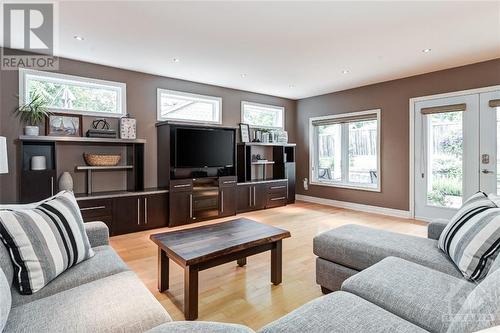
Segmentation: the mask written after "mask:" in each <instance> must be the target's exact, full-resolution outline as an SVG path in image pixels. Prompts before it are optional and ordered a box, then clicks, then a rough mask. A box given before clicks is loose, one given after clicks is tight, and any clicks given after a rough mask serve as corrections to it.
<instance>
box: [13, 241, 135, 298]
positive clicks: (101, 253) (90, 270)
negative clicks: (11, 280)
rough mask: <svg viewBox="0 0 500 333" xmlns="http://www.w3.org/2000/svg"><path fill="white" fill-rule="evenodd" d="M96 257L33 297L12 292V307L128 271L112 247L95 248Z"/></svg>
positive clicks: (14, 290) (77, 266) (80, 264)
mask: <svg viewBox="0 0 500 333" xmlns="http://www.w3.org/2000/svg"><path fill="white" fill-rule="evenodd" d="M94 252H95V255H94V256H93V257H92V258H90V259H88V260H85V261H83V262H81V263H79V264H78V265H75V266H73V267H71V268H70V269H68V270H67V271H65V272H64V273H62V274H61V275H59V276H58V277H57V278H56V279H54V280H52V281H51V282H50V283H49V284H48V285H46V286H45V287H44V288H42V289H41V290H40V291H38V292H36V293H34V294H32V295H22V294H20V293H19V292H18V291H17V290H16V289H13V290H12V306H14V307H16V306H19V305H21V304H26V303H29V302H33V301H35V300H37V299H40V298H44V297H47V296H51V295H54V294H56V293H59V292H61V291H64V290H68V289H71V288H74V287H78V286H79V285H82V284H84V283H89V282H92V281H95V280H98V279H102V278H104V277H107V276H110V275H113V274H117V273H120V272H124V271H127V270H128V267H127V265H126V264H125V263H124V262H123V260H122V259H121V258H120V257H119V256H118V254H116V252H115V251H114V250H113V249H112V248H111V247H110V246H98V247H95V248H94Z"/></svg>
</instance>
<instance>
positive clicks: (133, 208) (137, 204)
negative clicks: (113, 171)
mask: <svg viewBox="0 0 500 333" xmlns="http://www.w3.org/2000/svg"><path fill="white" fill-rule="evenodd" d="M113 200H114V204H113V235H121V234H126V233H129V232H135V231H139V230H141V229H142V226H141V224H142V223H143V220H144V218H143V217H144V215H143V213H142V210H143V209H144V207H143V201H144V200H143V197H136V196H133V197H123V198H115V199H113Z"/></svg>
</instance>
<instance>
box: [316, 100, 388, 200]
mask: <svg viewBox="0 0 500 333" xmlns="http://www.w3.org/2000/svg"><path fill="white" fill-rule="evenodd" d="M309 124H310V125H309V133H310V134H309V135H310V147H311V149H310V155H311V156H310V157H311V161H310V165H311V170H310V176H311V183H312V184H316V185H326V186H337V187H347V188H357V189H365V190H371V191H380V174H379V173H380V136H379V132H380V110H370V111H361V112H354V113H348V114H341V115H334V116H326V117H318V118H311V119H309Z"/></svg>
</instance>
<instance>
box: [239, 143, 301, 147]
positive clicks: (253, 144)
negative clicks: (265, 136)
mask: <svg viewBox="0 0 500 333" xmlns="http://www.w3.org/2000/svg"><path fill="white" fill-rule="evenodd" d="M238 145H241V146H270V147H295V146H296V145H297V144H296V143H278V142H268V143H264V142H241V143H238Z"/></svg>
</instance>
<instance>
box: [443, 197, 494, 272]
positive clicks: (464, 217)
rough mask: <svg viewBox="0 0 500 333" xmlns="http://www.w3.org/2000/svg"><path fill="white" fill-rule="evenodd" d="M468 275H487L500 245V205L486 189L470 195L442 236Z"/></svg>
mask: <svg viewBox="0 0 500 333" xmlns="http://www.w3.org/2000/svg"><path fill="white" fill-rule="evenodd" d="M438 245H439V248H440V249H441V250H443V251H444V252H445V253H447V254H448V255H449V256H450V258H451V260H452V261H453V262H454V263H455V265H456V266H457V267H458V269H459V270H460V271H461V272H462V274H463V275H464V277H465V278H467V279H469V280H472V281H480V280H481V279H483V278H484V277H485V276H486V275H487V273H488V270H489V268H490V266H491V264H492V262H493V261H494V260H495V258H496V257H497V255H498V252H499V249H500V208H498V206H497V205H496V204H495V203H494V202H493V201H492V200H490V199H489V198H488V196H487V195H486V194H485V193H483V192H478V193H476V194H474V195H473V196H472V197H470V198H469V199H468V200H467V201H466V202H465V203H464V204H463V206H462V207H461V208H460V209H459V210H458V212H457V213H456V214H455V216H454V217H453V218H452V219H451V221H450V222H449V223H448V224H447V226H446V227H445V229H444V230H443V232H442V233H441V236H440V237H439V243H438Z"/></svg>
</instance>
